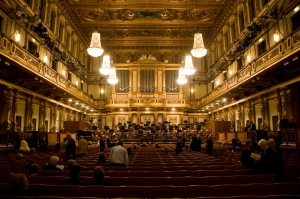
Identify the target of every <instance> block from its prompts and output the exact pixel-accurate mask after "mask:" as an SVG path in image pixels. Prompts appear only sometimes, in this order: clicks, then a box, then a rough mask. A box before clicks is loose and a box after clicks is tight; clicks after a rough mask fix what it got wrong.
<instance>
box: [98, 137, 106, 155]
mask: <svg viewBox="0 0 300 199" xmlns="http://www.w3.org/2000/svg"><path fill="white" fill-rule="evenodd" d="M99 143H100V152H103V151H104V149H105V142H104V141H103V139H102V137H100V142H99Z"/></svg>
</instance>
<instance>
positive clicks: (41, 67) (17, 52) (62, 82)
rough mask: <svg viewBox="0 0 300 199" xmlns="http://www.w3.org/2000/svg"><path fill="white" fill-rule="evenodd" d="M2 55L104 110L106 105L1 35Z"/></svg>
mask: <svg viewBox="0 0 300 199" xmlns="http://www.w3.org/2000/svg"><path fill="white" fill-rule="evenodd" d="M0 53H1V54H4V55H5V56H6V57H8V58H9V59H11V60H14V61H18V63H20V66H22V67H24V68H25V69H27V70H29V71H31V72H32V73H35V74H36V75H37V76H39V77H41V78H43V79H46V80H47V81H49V82H51V83H52V84H53V85H56V86H58V87H60V88H61V89H63V90H64V91H65V92H67V93H69V94H71V95H73V96H74V97H76V98H80V99H81V100H82V101H83V103H86V104H88V105H89V106H94V107H98V108H103V107H104V103H101V102H99V101H97V100H95V99H93V98H91V97H90V96H89V95H88V94H87V93H85V92H83V91H82V90H81V89H79V88H78V87H77V86H76V85H74V84H72V83H71V82H70V81H69V80H67V79H66V78H65V77H64V76H62V75H60V74H58V73H57V71H55V70H53V69H52V68H50V67H48V66H47V65H45V64H43V63H42V62H41V61H40V60H39V59H38V58H37V57H34V56H33V55H32V54H31V53H29V52H28V51H27V50H25V49H23V48H22V47H20V46H19V45H18V44H16V43H14V42H13V41H12V40H11V39H9V38H7V37H5V36H3V35H0Z"/></svg>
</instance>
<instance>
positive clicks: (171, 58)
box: [165, 55, 173, 63]
mask: <svg viewBox="0 0 300 199" xmlns="http://www.w3.org/2000/svg"><path fill="white" fill-rule="evenodd" d="M165 60H168V63H173V56H172V55H167V56H166V57H165Z"/></svg>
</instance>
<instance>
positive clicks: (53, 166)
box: [42, 156, 62, 171]
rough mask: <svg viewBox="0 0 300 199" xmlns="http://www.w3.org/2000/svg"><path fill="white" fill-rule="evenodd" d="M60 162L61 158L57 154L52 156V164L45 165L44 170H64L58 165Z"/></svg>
mask: <svg viewBox="0 0 300 199" xmlns="http://www.w3.org/2000/svg"><path fill="white" fill-rule="evenodd" d="M58 163H59V158H58V157H57V156H52V157H51V158H50V164H47V165H45V166H43V168H42V170H52V171H62V169H60V168H58V167H57V165H58Z"/></svg>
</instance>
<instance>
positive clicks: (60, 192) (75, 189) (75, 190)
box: [53, 185, 85, 197]
mask: <svg viewBox="0 0 300 199" xmlns="http://www.w3.org/2000/svg"><path fill="white" fill-rule="evenodd" d="M83 188H85V187H84V186H78V185H56V186H55V187H54V189H53V191H54V192H55V195H57V196H63V197H82V196H85V193H84V191H83Z"/></svg>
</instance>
